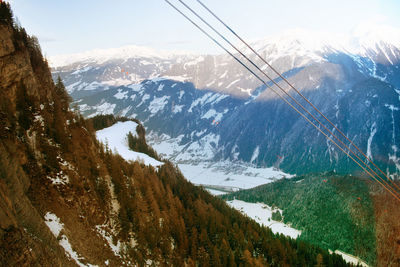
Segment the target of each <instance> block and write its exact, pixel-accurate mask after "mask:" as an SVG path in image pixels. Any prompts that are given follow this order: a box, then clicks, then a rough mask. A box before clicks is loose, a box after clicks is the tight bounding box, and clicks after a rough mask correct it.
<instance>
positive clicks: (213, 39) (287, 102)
mask: <svg viewBox="0 0 400 267" xmlns="http://www.w3.org/2000/svg"><path fill="white" fill-rule="evenodd" d="M164 1H165V2H167V3H168V4H169V5H170V6H171V7H173V8H174V9H175V10H176V11H177V12H179V13H180V14H181V15H182V16H183V17H185V18H186V19H187V20H188V21H190V22H191V23H192V24H193V25H194V26H196V27H197V28H198V29H199V30H200V31H201V32H203V33H204V34H205V35H206V36H207V37H209V38H210V39H211V40H212V41H214V42H215V43H216V44H217V45H218V46H220V47H221V48H222V49H223V50H224V51H225V52H227V53H228V54H229V55H230V56H232V57H233V58H234V59H235V60H236V61H238V62H239V63H240V64H241V65H242V66H243V67H245V68H246V69H247V70H248V71H249V72H251V73H252V74H253V75H254V76H255V77H256V78H257V79H258V80H260V81H261V82H262V83H263V84H265V85H266V86H267V87H268V88H270V89H271V90H272V91H273V92H274V93H275V94H277V95H278V96H279V97H280V98H281V99H282V100H283V101H284V102H285V103H286V104H288V105H289V106H290V107H291V108H292V109H294V110H295V111H296V112H297V113H298V114H299V115H301V116H302V117H303V118H304V119H305V120H307V121H308V122H309V123H310V124H311V125H312V126H314V127H315V128H316V129H317V130H318V131H319V132H321V133H322V134H323V135H324V136H325V137H326V138H327V139H328V140H329V141H331V142H332V143H333V144H335V145H336V146H337V147H338V148H339V149H340V150H341V151H342V152H343V153H345V154H346V155H347V156H348V157H349V158H350V159H352V160H353V161H354V162H355V163H356V164H357V165H358V166H359V167H360V168H362V169H363V170H364V171H365V172H366V173H367V174H369V175H370V176H371V177H372V178H373V179H375V181H377V182H378V183H379V184H380V185H382V187H384V188H385V189H386V190H387V191H388V192H389V193H391V194H392V195H393V196H394V197H395V198H396V199H397V200H399V201H400V197H398V196H397V195H396V194H395V193H393V192H392V191H391V190H390V189H388V188H387V187H386V186H385V185H383V184H382V183H381V182H380V181H379V180H377V179H376V178H375V177H374V176H373V175H372V174H371V173H370V172H369V171H367V170H366V169H365V168H364V167H363V166H361V165H360V163H359V162H358V161H356V160H355V159H354V158H353V157H352V156H350V154H349V153H347V152H346V151H345V150H344V149H343V148H342V147H341V146H339V145H338V144H337V143H336V142H335V141H334V140H332V138H330V137H329V136H328V135H327V134H326V133H325V132H323V131H322V130H321V129H319V127H317V126H316V125H315V124H314V123H313V122H312V121H310V119H309V118H307V117H306V116H305V115H304V114H303V113H302V112H300V111H299V110H298V109H297V108H296V107H294V106H293V105H292V104H291V103H290V102H289V101H288V100H287V99H286V98H284V97H283V96H282V95H280V94H279V93H278V92H276V91H275V90H274V89H273V88H272V87H270V86H269V85H268V84H267V83H266V82H265V81H264V80H263V79H261V78H260V77H259V76H258V75H257V74H255V73H254V72H253V71H252V70H250V69H249V67H247V66H246V65H245V64H244V63H243V62H242V61H241V60H239V59H238V58H237V57H236V56H234V55H233V54H232V53H231V52H229V51H228V50H227V49H226V48H225V47H224V46H223V45H221V44H220V43H219V42H218V41H217V40H216V39H215V38H213V37H212V36H211V35H209V34H208V33H207V32H206V31H205V30H203V29H202V28H201V27H200V26H199V25H197V24H196V23H195V22H194V21H193V20H191V19H190V18H189V17H188V16H187V15H185V14H184V13H183V12H182V11H181V10H179V9H178V8H177V7H176V6H175V5H173V4H172V3H171V2H170V1H168V0H164ZM179 1H180V0H179ZM180 2H181V1H180ZM252 64H253V65H254V63H252ZM256 67H257V66H256ZM257 68H258V67H257ZM271 81H272V80H271ZM284 92H285V91H284ZM321 125H322V124H321ZM325 128H326V127H325ZM333 136H334V135H333ZM350 151H351V150H350ZM389 187H390V186H389ZM390 188H391V189H392V190H393V188H392V187H390ZM394 192H396V191H395V190H394ZM396 193H397V192H396Z"/></svg>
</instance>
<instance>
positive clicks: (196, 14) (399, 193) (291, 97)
mask: <svg viewBox="0 0 400 267" xmlns="http://www.w3.org/2000/svg"><path fill="white" fill-rule="evenodd" d="M178 1H179V2H180V3H181V4H182V5H183V6H185V7H186V8H187V9H188V10H189V11H190V12H192V13H193V14H194V15H195V16H196V17H197V18H199V19H200V20H201V21H202V22H203V23H204V24H206V25H207V26H208V27H209V28H210V29H211V30H213V31H214V32H215V33H216V34H217V35H218V36H220V37H221V38H222V39H223V40H224V41H225V42H227V43H228V44H229V45H230V46H231V47H232V48H233V49H235V50H236V51H237V52H238V53H239V54H240V55H241V56H242V57H244V58H245V59H246V60H247V61H249V62H250V63H251V64H252V65H253V66H254V67H255V68H256V69H257V70H258V71H260V72H261V73H262V74H264V76H265V77H267V78H268V79H269V80H270V81H271V82H272V83H273V84H274V85H276V86H277V87H278V88H279V89H280V90H281V91H282V92H284V93H285V94H286V95H287V96H288V97H289V98H290V99H292V100H293V101H294V102H295V103H296V104H297V105H299V106H300V107H301V109H303V110H304V111H305V112H306V113H307V114H309V115H310V116H311V117H312V118H313V119H314V120H315V121H317V122H318V124H320V125H321V126H322V127H323V128H324V129H325V130H326V131H328V133H329V134H330V135H331V136H333V137H334V138H335V139H336V140H337V141H338V142H340V143H341V144H342V145H343V146H344V147H345V148H346V149H348V150H349V151H350V152H351V153H352V154H353V155H354V156H355V157H356V158H357V159H358V160H359V161H361V162H363V164H364V165H365V166H366V167H367V168H368V169H369V170H370V171H371V172H372V173H373V174H374V175H375V176H377V177H379V179H380V180H381V181H383V183H385V184H386V185H387V186H388V187H390V188H392V187H391V186H390V185H389V184H388V183H387V182H386V181H385V179H383V178H382V177H380V176H379V175H378V174H377V173H376V172H375V171H374V170H373V169H372V168H371V167H370V166H369V165H368V164H365V162H364V161H363V160H362V159H360V157H359V156H358V155H357V154H356V153H355V152H354V151H353V150H351V149H350V147H349V146H347V145H346V144H345V143H343V142H342V140H340V139H339V138H338V137H337V136H336V135H335V134H333V132H332V131H331V130H330V129H328V128H327V127H326V126H325V125H324V124H323V123H322V122H321V121H319V120H318V119H317V118H316V117H315V116H314V115H313V114H311V113H310V112H309V111H308V110H307V109H306V108H305V107H304V106H303V105H302V104H300V103H299V102H298V101H297V100H296V99H295V98H294V97H293V96H292V95H290V94H289V93H287V92H286V90H284V89H283V88H282V87H281V86H280V85H279V84H278V83H277V82H275V81H274V80H273V79H272V78H271V77H269V76H268V75H267V74H266V72H265V71H263V70H262V69H261V68H260V67H258V65H256V64H255V63H254V62H253V61H252V60H251V59H249V58H248V57H247V56H246V55H245V54H243V53H242V52H241V51H240V50H239V49H238V48H237V47H236V46H235V45H234V44H233V43H232V42H230V41H229V40H228V39H227V38H226V37H225V36H223V35H222V34H221V33H220V32H219V31H218V30H216V29H215V28H214V27H213V26H211V25H210V24H209V23H208V22H207V21H205V19H204V18H203V17H201V16H200V15H199V14H198V13H197V12H196V11H194V10H193V9H192V8H190V7H189V6H188V5H187V4H186V3H185V2H183V1H182V0H178ZM203 6H204V4H203ZM207 10H209V9H207ZM209 12H211V11H210V10H209ZM212 14H214V13H212ZM224 25H226V24H224ZM246 44H247V43H246ZM254 52H255V51H254ZM258 56H259V55H258ZM268 66H270V65H269V64H268ZM274 71H275V72H277V71H276V70H274ZM279 75H280V74H279ZM280 77H282V78H283V76H282V75H280ZM297 92H298V91H297ZM298 93H300V92H298ZM301 96H302V97H303V98H305V97H304V96H303V95H302V94H301ZM305 99H306V98H305ZM306 100H307V101H308V99H306ZM308 103H310V104H311V105H312V106H313V107H314V109H316V110H317V111H318V112H319V113H320V114H321V115H322V116H323V117H324V118H326V117H325V116H324V115H323V114H322V113H321V112H320V111H319V110H318V109H317V108H316V107H315V106H314V105H313V104H312V103H311V102H309V101H308ZM326 119H327V118H326ZM327 120H328V119H327ZM328 121H329V120H328ZM329 122H330V121H329ZM331 124H332V123H331ZM332 125H333V124H332ZM335 128H336V126H335ZM392 190H393V191H395V192H396V194H397V195H398V196H399V197H400V192H398V191H397V190H395V189H394V188H393V189H392Z"/></svg>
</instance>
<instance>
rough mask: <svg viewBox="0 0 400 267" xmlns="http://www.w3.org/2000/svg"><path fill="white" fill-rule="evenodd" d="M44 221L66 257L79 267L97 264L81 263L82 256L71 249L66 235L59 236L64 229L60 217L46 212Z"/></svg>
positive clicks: (89, 266) (93, 266) (90, 266)
mask: <svg viewBox="0 0 400 267" xmlns="http://www.w3.org/2000/svg"><path fill="white" fill-rule="evenodd" d="M44 220H45V221H44V222H45V224H46V225H47V227H49V229H50V231H51V232H52V234H53V235H54V237H55V238H57V239H58V240H59V244H60V246H62V247H63V248H64V250H65V254H66V255H67V257H69V258H71V259H73V260H74V261H75V263H76V264H77V265H79V266H80V267H95V266H97V265H92V264H90V263H88V264H83V263H82V262H81V261H82V260H84V258H83V257H80V256H79V255H78V253H76V251H74V250H73V249H72V246H71V244H70V243H69V240H68V237H67V236H66V235H65V234H63V235H61V236H60V233H61V231H62V230H63V229H64V224H63V223H61V221H60V218H58V217H57V215H55V214H54V213H51V212H47V213H46V214H45V216H44Z"/></svg>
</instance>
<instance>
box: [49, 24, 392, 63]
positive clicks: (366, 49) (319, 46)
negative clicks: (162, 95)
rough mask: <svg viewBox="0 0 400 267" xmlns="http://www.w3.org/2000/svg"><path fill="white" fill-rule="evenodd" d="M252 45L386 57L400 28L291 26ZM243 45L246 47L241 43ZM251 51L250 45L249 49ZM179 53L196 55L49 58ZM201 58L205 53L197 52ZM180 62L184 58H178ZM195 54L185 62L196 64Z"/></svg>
mask: <svg viewBox="0 0 400 267" xmlns="http://www.w3.org/2000/svg"><path fill="white" fill-rule="evenodd" d="M250 43H251V46H252V47H253V48H254V49H255V50H256V51H258V52H262V53H263V52H265V53H266V54H267V55H268V58H269V59H270V60H271V59H272V60H273V59H274V58H279V57H282V56H287V55H302V56H309V57H311V58H313V59H315V60H319V59H321V57H320V56H321V53H326V52H334V51H339V52H345V53H351V54H355V55H361V56H368V55H369V54H370V53H371V51H375V52H376V53H380V52H384V53H385V52H386V51H385V50H388V52H386V55H385V56H386V57H387V58H389V60H391V58H393V57H395V58H398V57H399V56H398V55H397V53H396V52H395V51H393V49H397V50H400V29H399V28H394V27H391V26H385V25H376V24H360V25H359V26H357V27H356V28H354V30H353V31H352V32H349V33H346V34H338V33H332V32H321V31H312V30H305V29H299V28H297V29H291V30H287V31H284V32H282V33H280V34H277V35H273V36H268V37H266V38H262V39H259V40H253V41H252V42H250ZM239 47H242V48H243V49H245V47H244V46H242V45H241V44H239ZM245 51H248V49H245ZM179 56H190V57H192V56H196V54H195V53H193V52H188V51H167V50H156V49H153V48H150V47H144V46H136V45H129V46H123V47H120V48H110V49H95V50H91V51H87V52H83V53H76V54H68V55H57V56H52V57H50V58H49V62H50V65H51V66H52V67H53V68H57V67H62V66H67V65H70V64H73V63H76V62H87V63H90V62H93V63H98V64H101V63H103V62H106V61H108V60H113V59H124V60H126V59H129V58H135V57H136V58H137V57H142V58H157V59H161V60H168V59H172V58H176V57H179ZM197 56H198V57H199V58H198V59H199V60H200V59H201V58H202V56H200V55H197ZM178 61H179V62H180V61H182V60H178ZM196 62H197V61H196V59H195V58H191V59H190V61H189V62H186V63H185V60H183V61H182V63H184V64H185V65H188V64H196Z"/></svg>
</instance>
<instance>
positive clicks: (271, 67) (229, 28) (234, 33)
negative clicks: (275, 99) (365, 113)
mask: <svg viewBox="0 0 400 267" xmlns="http://www.w3.org/2000/svg"><path fill="white" fill-rule="evenodd" d="M196 1H197V2H198V3H199V4H200V5H201V6H203V8H204V9H206V10H207V11H208V12H209V13H210V14H211V15H212V16H214V17H215V18H216V19H217V20H218V21H219V22H221V23H222V24H223V25H224V26H225V27H226V28H227V29H228V30H229V31H230V32H231V33H232V34H233V35H235V36H236V37H237V38H238V39H239V40H240V41H241V42H242V43H243V44H244V45H246V46H247V47H248V48H249V49H250V50H251V51H252V52H253V53H254V54H255V55H256V56H257V57H258V58H260V59H261V60H262V61H263V62H264V63H265V64H266V65H267V66H268V67H269V68H270V69H271V70H272V71H274V72H275V73H276V74H277V75H278V76H279V77H280V78H281V79H282V80H283V81H285V82H286V83H287V84H288V85H289V86H290V87H291V88H292V89H293V90H294V91H296V93H297V94H299V95H300V96H301V97H302V98H303V99H304V100H305V101H306V102H307V103H308V104H310V105H311V107H312V108H313V109H314V110H316V111H317V112H318V113H319V114H320V115H321V116H322V117H323V118H324V119H325V120H327V121H328V122H329V124H331V125H332V126H333V127H334V128H335V129H336V130H337V131H338V132H339V133H340V135H342V136H343V137H344V138H345V139H346V140H347V141H349V142H350V144H351V145H353V146H354V147H355V148H356V149H357V150H358V151H359V152H360V153H361V154H362V155H363V156H364V157H365V158H366V159H367V160H368V162H369V163H371V164H372V165H373V166H374V167H375V168H377V169H378V170H379V171H380V172H381V173H382V174H383V175H384V176H385V177H386V178H387V180H389V181H391V183H392V184H394V185H395V186H396V187H397V188H398V189H399V190H400V186H398V185H397V184H396V183H395V182H394V181H392V179H390V178H389V177H388V176H387V175H386V174H385V173H384V172H383V171H382V170H381V169H380V168H379V167H378V166H377V165H376V164H375V163H374V162H373V161H372V160H371V159H370V158H369V157H367V156H366V155H365V153H364V152H363V151H362V150H361V149H360V148H359V147H358V146H356V145H355V144H354V143H353V141H351V140H350V139H349V138H348V137H347V136H346V135H345V134H344V133H343V132H342V131H341V130H340V129H339V128H338V127H337V126H336V125H335V124H333V123H332V122H331V121H330V120H329V119H328V118H327V117H326V116H325V115H324V114H323V113H322V112H321V111H320V110H319V109H318V108H317V107H315V106H314V104H313V103H312V102H311V101H309V100H308V99H307V98H306V97H305V96H304V95H303V94H302V93H301V92H300V91H299V90H297V89H296V88H295V87H294V86H293V85H292V84H291V83H290V82H289V81H288V80H287V79H286V78H285V77H284V76H283V75H282V74H281V73H280V72H278V71H277V70H276V69H275V68H274V67H273V66H271V64H269V63H268V62H267V61H266V60H265V59H264V58H263V57H262V56H261V55H260V54H259V53H257V52H256V51H255V50H254V49H253V48H252V47H251V46H250V45H249V44H248V43H247V42H245V41H244V40H243V39H242V38H241V37H240V36H239V35H238V34H237V33H236V32H235V31H234V30H233V29H232V28H231V27H229V26H228V25H227V24H226V23H225V22H224V21H222V20H221V19H220V18H219V17H218V16H217V15H216V14H215V13H214V12H212V11H211V10H210V9H209V8H208V7H207V6H206V5H205V4H203V2H201V1H200V0H196Z"/></svg>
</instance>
